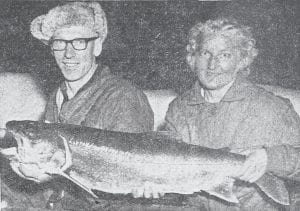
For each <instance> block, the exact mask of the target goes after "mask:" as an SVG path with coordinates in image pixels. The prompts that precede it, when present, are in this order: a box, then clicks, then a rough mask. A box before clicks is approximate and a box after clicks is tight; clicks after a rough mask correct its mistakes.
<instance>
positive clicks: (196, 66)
mask: <svg viewBox="0 0 300 211" xmlns="http://www.w3.org/2000/svg"><path fill="white" fill-rule="evenodd" d="M193 57H194V58H193V59H192V64H190V66H191V68H192V69H193V71H194V72H195V73H196V74H197V76H198V79H199V81H200V83H201V85H202V87H203V88H204V89H208V90H218V89H221V88H222V87H224V86H226V85H227V84H229V83H231V82H232V81H234V80H235V79H236V75H237V72H238V71H239V69H240V64H241V61H242V57H241V55H240V51H239V50H238V47H237V46H236V44H235V42H234V39H230V38H228V37H225V36H223V35H216V36H209V37H207V38H205V39H204V40H203V42H202V45H201V46H200V50H199V51H196V52H195V54H194V55H193Z"/></svg>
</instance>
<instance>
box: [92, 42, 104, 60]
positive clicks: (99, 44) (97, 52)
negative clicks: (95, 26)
mask: <svg viewBox="0 0 300 211" xmlns="http://www.w3.org/2000/svg"><path fill="white" fill-rule="evenodd" d="M102 44H103V40H102V39H101V38H97V39H96V40H95V47H94V56H95V57H97V56H99V55H100V54H101V52H102Z"/></svg>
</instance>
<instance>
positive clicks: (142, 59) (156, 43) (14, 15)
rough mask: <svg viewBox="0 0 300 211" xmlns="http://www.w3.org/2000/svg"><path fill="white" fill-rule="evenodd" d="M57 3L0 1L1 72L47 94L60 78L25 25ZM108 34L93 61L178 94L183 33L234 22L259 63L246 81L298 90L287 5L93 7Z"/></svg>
mask: <svg viewBox="0 0 300 211" xmlns="http://www.w3.org/2000/svg"><path fill="white" fill-rule="evenodd" d="M61 3H63V1H58V2H56V1H2V2H1V8H0V43H1V44H0V45H1V50H2V51H1V52H0V71H10V72H30V73H32V74H33V75H35V76H36V77H38V78H39V79H40V81H41V82H42V85H43V87H44V89H45V91H46V93H49V92H50V91H51V90H52V89H53V88H54V87H55V86H56V85H57V83H58V82H59V81H60V80H61V79H62V78H61V75H60V73H59V70H58V69H57V67H56V64H55V61H54V59H53V58H52V55H51V54H50V51H49V49H48V48H47V46H44V45H43V44H42V43H40V42H39V41H38V40H36V39H34V38H33V37H32V36H31V34H30V31H29V26H30V22H31V21H32V20H33V19H34V18H35V17H36V16H38V15H41V14H44V13H46V12H47V11H48V10H49V9H50V8H52V7H54V6H56V5H58V4H61ZM100 3H101V5H102V7H103V9H104V10H105V12H106V14H107V19H108V28H109V34H108V38H107V40H106V42H105V45H104V50H103V53H102V55H101V56H100V58H99V61H101V62H103V63H105V64H107V65H109V66H110V67H111V69H112V71H113V72H115V73H116V74H119V75H121V76H122V77H125V78H128V79H130V80H132V81H133V82H135V83H136V84H138V85H139V86H141V87H142V88H144V89H165V88H170V89H174V90H175V91H177V92H183V91H184V90H186V89H187V88H189V87H190V85H191V84H192V83H193V80H195V77H194V75H193V74H192V73H191V72H190V71H189V69H188V67H187V65H186V64H185V53H186V52H185V46H186V43H187V32H188V30H189V29H190V28H191V26H192V25H194V24H195V23H196V22H197V21H205V20H207V19H210V18H214V17H217V16H219V15H223V16H233V17H236V18H238V19H239V20H240V21H242V22H243V23H245V24H247V25H250V26H252V27H253V28H254V34H255V37H256V39H257V46H258V48H259V49H260V53H259V56H258V58H257V60H256V61H255V63H254V64H253V68H252V69H253V70H252V73H251V75H250V79H251V80H253V81H254V82H258V83H267V84H274V85H281V86H285V87H289V88H299V89H300V83H299V82H300V73H299V72H300V71H299V61H298V57H299V18H298V16H299V14H298V11H299V10H297V8H298V7H297V6H298V4H299V3H298V2H297V0H290V1H279V0H277V1H275V0H273V1H271V0H264V1H250V0H245V1H232V2H211V1H207V2H199V1H152V2H150V1H147V2H144V1H141V2H138V1H127V2H126V1H125V2H124V1H123V2H116V1H113V2H107V1H104V2H100Z"/></svg>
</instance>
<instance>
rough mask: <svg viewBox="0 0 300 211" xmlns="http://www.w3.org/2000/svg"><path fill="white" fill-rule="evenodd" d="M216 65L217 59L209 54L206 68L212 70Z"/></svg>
mask: <svg viewBox="0 0 300 211" xmlns="http://www.w3.org/2000/svg"><path fill="white" fill-rule="evenodd" d="M216 66H217V59H216V58H215V57H213V56H211V57H210V58H209V60H208V69H210V70H214V69H215V68H216Z"/></svg>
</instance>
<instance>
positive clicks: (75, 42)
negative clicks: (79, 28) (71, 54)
mask: <svg viewBox="0 0 300 211" xmlns="http://www.w3.org/2000/svg"><path fill="white" fill-rule="evenodd" d="M73 44H75V45H82V44H85V40H84V39H76V40H73Z"/></svg>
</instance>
